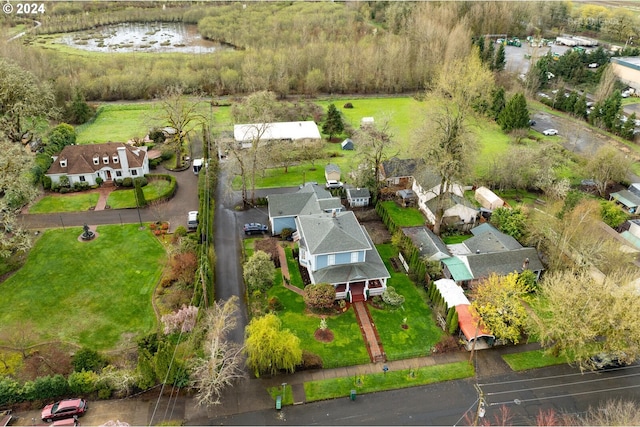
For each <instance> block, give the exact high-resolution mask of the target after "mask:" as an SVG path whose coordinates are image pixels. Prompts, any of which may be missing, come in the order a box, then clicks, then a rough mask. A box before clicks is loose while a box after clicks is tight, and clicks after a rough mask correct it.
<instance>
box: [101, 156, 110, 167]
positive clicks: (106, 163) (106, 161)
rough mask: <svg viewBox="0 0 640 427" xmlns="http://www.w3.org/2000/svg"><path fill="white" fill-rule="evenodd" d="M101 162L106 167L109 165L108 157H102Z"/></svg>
mask: <svg viewBox="0 0 640 427" xmlns="http://www.w3.org/2000/svg"><path fill="white" fill-rule="evenodd" d="M102 162H103V163H104V164H105V165H108V164H109V156H104V157H103V158H102Z"/></svg>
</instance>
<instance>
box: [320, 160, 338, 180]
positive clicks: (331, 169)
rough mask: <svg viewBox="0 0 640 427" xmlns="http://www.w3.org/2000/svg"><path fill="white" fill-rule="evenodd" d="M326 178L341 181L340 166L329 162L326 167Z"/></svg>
mask: <svg viewBox="0 0 640 427" xmlns="http://www.w3.org/2000/svg"><path fill="white" fill-rule="evenodd" d="M324 178H325V179H326V180H327V181H340V166H338V165H335V164H333V163H329V164H328V165H327V166H325V167H324Z"/></svg>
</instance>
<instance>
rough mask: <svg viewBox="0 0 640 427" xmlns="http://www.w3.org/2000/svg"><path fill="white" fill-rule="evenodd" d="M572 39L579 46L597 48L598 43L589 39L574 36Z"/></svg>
mask: <svg viewBox="0 0 640 427" xmlns="http://www.w3.org/2000/svg"><path fill="white" fill-rule="evenodd" d="M573 39H574V40H575V41H576V42H578V45H580V46H598V41H597V40H593V39H589V38H587V37H580V36H574V37H573Z"/></svg>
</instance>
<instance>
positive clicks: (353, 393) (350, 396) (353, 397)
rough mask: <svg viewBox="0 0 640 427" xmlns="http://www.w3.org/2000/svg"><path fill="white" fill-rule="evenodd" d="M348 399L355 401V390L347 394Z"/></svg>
mask: <svg viewBox="0 0 640 427" xmlns="http://www.w3.org/2000/svg"><path fill="white" fill-rule="evenodd" d="M349 398H350V399H351V400H356V391H355V390H351V393H350V394H349Z"/></svg>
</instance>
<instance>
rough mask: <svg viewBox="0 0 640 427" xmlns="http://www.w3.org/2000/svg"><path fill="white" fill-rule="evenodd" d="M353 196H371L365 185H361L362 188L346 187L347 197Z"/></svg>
mask: <svg viewBox="0 0 640 427" xmlns="http://www.w3.org/2000/svg"><path fill="white" fill-rule="evenodd" d="M355 197H371V193H370V192H369V189H368V188H366V187H363V188H352V187H347V198H355Z"/></svg>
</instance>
